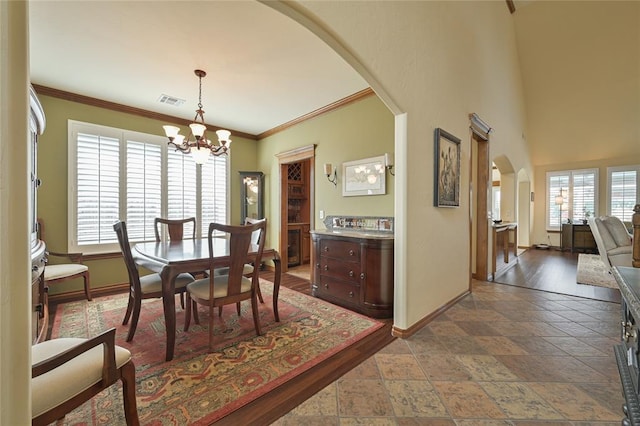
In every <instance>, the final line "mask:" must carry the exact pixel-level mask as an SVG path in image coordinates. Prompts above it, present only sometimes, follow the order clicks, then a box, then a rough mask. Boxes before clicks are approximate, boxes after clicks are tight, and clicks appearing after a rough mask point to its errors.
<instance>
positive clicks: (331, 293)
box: [315, 276, 360, 305]
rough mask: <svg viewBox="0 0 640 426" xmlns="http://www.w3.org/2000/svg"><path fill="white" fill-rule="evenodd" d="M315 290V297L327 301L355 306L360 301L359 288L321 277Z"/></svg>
mask: <svg viewBox="0 0 640 426" xmlns="http://www.w3.org/2000/svg"><path fill="white" fill-rule="evenodd" d="M315 290H316V295H317V296H319V297H322V298H327V299H328V300H339V301H341V302H346V303H349V304H353V305H357V304H358V303H359V301H360V286H357V285H354V284H351V283H347V282H343V281H339V280H334V279H331V278H330V277H323V276H321V277H320V283H319V284H318V286H317V288H316V289H315Z"/></svg>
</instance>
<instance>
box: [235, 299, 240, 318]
mask: <svg viewBox="0 0 640 426" xmlns="http://www.w3.org/2000/svg"><path fill="white" fill-rule="evenodd" d="M236 312H238V316H240V302H237V303H236Z"/></svg>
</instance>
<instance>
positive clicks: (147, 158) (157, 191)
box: [111, 141, 162, 241]
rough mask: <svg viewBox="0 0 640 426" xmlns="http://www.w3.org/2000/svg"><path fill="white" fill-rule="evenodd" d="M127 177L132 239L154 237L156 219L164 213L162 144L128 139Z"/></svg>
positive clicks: (129, 222)
mask: <svg viewBox="0 0 640 426" xmlns="http://www.w3.org/2000/svg"><path fill="white" fill-rule="evenodd" d="M126 179H127V201H126V204H127V215H126V222H127V232H128V234H129V240H130V241H148V240H153V239H155V231H154V224H153V220H154V219H155V218H156V217H162V152H161V147H160V146H159V145H157V144H153V143H144V142H135V141H127V177H126ZM111 232H113V229H112V230H111Z"/></svg>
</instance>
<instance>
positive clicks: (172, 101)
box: [158, 95, 185, 107]
mask: <svg viewBox="0 0 640 426" xmlns="http://www.w3.org/2000/svg"><path fill="white" fill-rule="evenodd" d="M158 102H160V103H161V104H167V105H172V106H176V107H179V106H182V105H183V104H184V103H185V100H184V99H178V98H176V97H173V96H169V95H160V97H159V98H158Z"/></svg>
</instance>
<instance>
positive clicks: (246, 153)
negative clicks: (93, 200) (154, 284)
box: [38, 95, 258, 294]
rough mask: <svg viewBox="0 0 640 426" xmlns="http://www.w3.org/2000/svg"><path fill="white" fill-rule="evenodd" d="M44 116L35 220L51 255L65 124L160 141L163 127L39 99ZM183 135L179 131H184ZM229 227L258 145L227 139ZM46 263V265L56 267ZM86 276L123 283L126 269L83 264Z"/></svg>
mask: <svg viewBox="0 0 640 426" xmlns="http://www.w3.org/2000/svg"><path fill="white" fill-rule="evenodd" d="M38 98H39V99H40V102H41V103H42V107H43V108H44V112H45V115H46V121H47V125H46V128H45V131H44V134H43V135H42V137H41V138H40V143H39V146H38V177H39V178H40V179H41V180H42V186H40V189H39V190H38V217H39V218H40V219H41V220H42V221H43V222H44V224H45V238H46V243H47V246H48V247H49V249H50V250H52V251H59V252H66V251H67V207H68V206H67V188H68V177H67V157H68V155H67V152H68V150H67V145H68V135H67V121H68V120H77V121H84V122H88V123H93V124H100V125H104V126H111V127H116V128H120V129H126V130H132V131H137V132H144V133H149V134H157V135H163V134H164V130H163V129H162V125H163V124H167V123H164V122H160V121H158V120H151V119H148V118H144V117H140V116H137V115H132V114H126V113H122V112H117V111H112V110H109V109H104V108H98V107H93V106H88V105H85V104H80V103H76V102H71V101H66V100H62V99H58V98H54V97H49V96H42V95H39V96H38ZM187 130H188V129H186V130H184V131H187ZM231 139H232V143H231V155H230V159H231V171H230V176H231V190H230V195H229V199H230V202H231V212H230V214H231V223H235V224H238V223H240V197H239V194H240V177H239V175H238V172H239V171H244V170H255V169H256V163H257V153H256V144H257V143H258V142H256V141H254V140H250V139H246V138H241V137H238V136H234V135H233V134H232V135H231ZM60 260H61V259H58V258H53V257H52V258H51V259H50V261H51V262H52V263H54V262H60ZM85 263H86V264H87V266H89V271H90V274H91V287H92V288H98V287H102V286H106V285H113V284H120V283H124V282H127V280H128V278H127V273H126V268H125V267H124V263H123V262H122V259H120V258H117V259H107V260H96V261H87V262H85ZM81 289H82V281H81V280H76V281H75V282H65V283H61V284H56V285H55V286H54V287H53V288H51V294H57V293H62V292H68V291H74V290H81Z"/></svg>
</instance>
